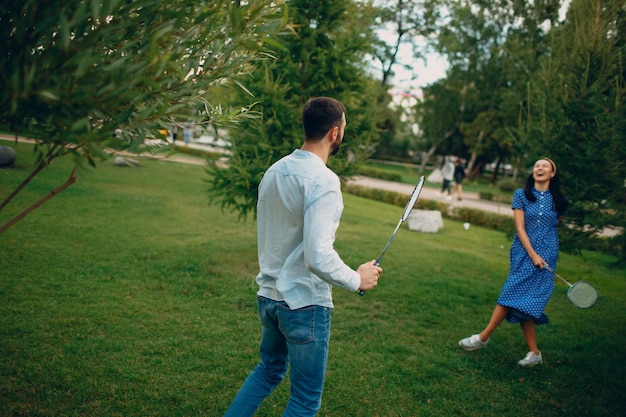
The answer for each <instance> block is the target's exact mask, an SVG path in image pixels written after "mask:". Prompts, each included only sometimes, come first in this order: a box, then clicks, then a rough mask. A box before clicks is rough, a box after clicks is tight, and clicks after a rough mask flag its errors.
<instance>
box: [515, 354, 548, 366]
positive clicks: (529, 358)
mask: <svg viewBox="0 0 626 417" xmlns="http://www.w3.org/2000/svg"><path fill="white" fill-rule="evenodd" d="M540 363H543V358H542V357H541V352H539V355H535V353H534V352H532V351H531V352H528V353H527V354H526V357H525V358H524V359H522V360H521V361H519V362H517V364H518V365H519V366H526V367H529V368H530V367H531V366H535V365H539V364H540Z"/></svg>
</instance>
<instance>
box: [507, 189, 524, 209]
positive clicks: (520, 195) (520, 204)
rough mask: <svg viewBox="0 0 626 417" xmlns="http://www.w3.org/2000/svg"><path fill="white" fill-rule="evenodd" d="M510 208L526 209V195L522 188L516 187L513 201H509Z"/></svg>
mask: <svg viewBox="0 0 626 417" xmlns="http://www.w3.org/2000/svg"><path fill="white" fill-rule="evenodd" d="M511 208H512V209H513V210H515V209H518V210H524V211H525V210H526V195H525V194H524V190H522V189H521V188H518V189H517V190H516V191H515V194H513V202H512V203H511Z"/></svg>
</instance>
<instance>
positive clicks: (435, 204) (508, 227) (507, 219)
mask: <svg viewBox="0 0 626 417" xmlns="http://www.w3.org/2000/svg"><path fill="white" fill-rule="evenodd" d="M343 190H344V191H345V192H347V193H350V194H354V195H357V196H359V197H364V198H369V199H371V200H376V201H382V202H384V203H388V204H393V205H395V206H399V207H404V206H405V205H406V202H407V195H406V194H403V193H399V192H396V191H387V190H379V189H372V188H368V187H363V186H361V185H354V184H345V183H344V184H343ZM415 208H417V209H423V210H438V211H440V212H441V215H442V216H443V217H447V218H449V219H452V220H457V221H461V222H470V223H471V224H472V225H475V226H482V227H487V228H489V229H493V230H500V231H503V232H505V233H506V234H507V235H508V236H513V232H514V230H515V224H514V222H513V218H512V217H511V216H506V215H502V214H496V213H490V212H486V211H483V210H478V209H472V208H467V207H455V208H451V207H450V205H449V204H446V203H442V202H440V201H436V200H428V199H424V198H422V199H419V200H418V201H417V203H416V204H415Z"/></svg>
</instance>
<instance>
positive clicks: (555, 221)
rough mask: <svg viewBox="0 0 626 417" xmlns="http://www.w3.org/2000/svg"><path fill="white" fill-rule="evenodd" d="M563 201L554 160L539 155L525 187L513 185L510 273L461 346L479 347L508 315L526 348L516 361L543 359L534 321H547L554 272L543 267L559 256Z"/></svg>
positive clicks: (553, 264) (530, 363)
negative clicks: (482, 323) (484, 320)
mask: <svg viewBox="0 0 626 417" xmlns="http://www.w3.org/2000/svg"><path fill="white" fill-rule="evenodd" d="M567 205H568V202H567V198H565V197H564V196H563V194H561V187H560V183H559V178H558V176H557V173H556V165H555V164H554V162H553V161H552V160H551V159H548V158H541V159H539V160H538V161H537V162H535V165H534V168H533V172H532V174H531V175H530V176H529V177H528V179H527V180H526V186H525V188H524V189H518V190H517V191H515V194H514V196H513V203H512V208H513V217H514V220H515V237H514V238H513V244H512V246H511V252H510V267H509V268H510V269H509V277H508V279H507V281H506V282H505V283H504V286H503V288H502V290H501V292H500V296H499V297H498V301H497V304H496V307H495V309H494V310H493V313H492V315H491V320H490V321H489V323H488V324H487V327H485V328H484V329H483V331H482V332H480V333H477V334H474V335H472V336H470V337H467V338H465V339H462V340H461V341H459V345H460V346H461V348H463V349H465V350H476V349H481V348H484V347H485V346H487V342H489V338H490V337H491V334H492V333H493V331H494V330H495V329H496V328H497V327H498V326H499V325H500V323H502V321H503V320H504V319H507V320H508V321H509V322H510V323H521V327H522V332H523V334H524V337H525V339H526V344H527V345H528V349H529V352H528V354H527V355H526V357H524V359H522V360H520V361H519V362H518V364H519V365H521V366H526V367H530V366H535V365H538V364H540V363H543V356H542V355H541V352H540V351H539V347H538V346H537V337H536V334H535V325H540V324H546V323H548V317H547V316H546V315H545V313H544V309H545V307H546V304H548V300H549V299H550V297H551V296H552V291H553V290H554V272H550V271H549V270H547V269H545V268H544V266H545V265H549V266H550V268H551V269H552V271H555V270H556V262H557V258H558V255H559V235H558V232H557V227H558V226H559V224H560V221H561V217H562V216H563V215H564V214H565V212H566V210H567Z"/></svg>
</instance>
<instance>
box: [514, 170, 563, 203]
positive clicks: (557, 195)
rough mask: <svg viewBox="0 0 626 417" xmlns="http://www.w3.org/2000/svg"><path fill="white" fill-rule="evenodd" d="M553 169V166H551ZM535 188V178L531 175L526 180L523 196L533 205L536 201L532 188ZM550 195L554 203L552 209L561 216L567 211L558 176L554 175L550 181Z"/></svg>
mask: <svg viewBox="0 0 626 417" xmlns="http://www.w3.org/2000/svg"><path fill="white" fill-rule="evenodd" d="M553 167H554V165H553ZM534 187H535V178H534V177H533V174H532V173H531V174H530V175H529V176H528V178H527V179H526V186H525V187H524V194H525V195H526V198H527V199H528V201H532V202H533V203H534V202H535V201H537V197H535V195H534V194H533V188H534ZM549 190H550V194H552V201H553V203H554V209H555V210H556V212H557V213H559V214H562V213H565V212H566V211H567V205H568V201H567V197H565V196H564V195H563V193H562V192H561V181H560V180H559V174H554V177H552V178H551V179H550V187H549Z"/></svg>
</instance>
